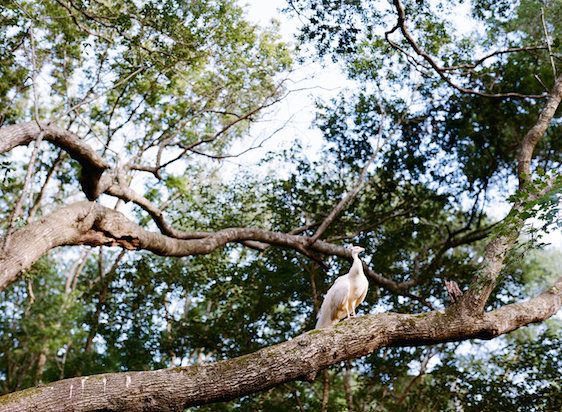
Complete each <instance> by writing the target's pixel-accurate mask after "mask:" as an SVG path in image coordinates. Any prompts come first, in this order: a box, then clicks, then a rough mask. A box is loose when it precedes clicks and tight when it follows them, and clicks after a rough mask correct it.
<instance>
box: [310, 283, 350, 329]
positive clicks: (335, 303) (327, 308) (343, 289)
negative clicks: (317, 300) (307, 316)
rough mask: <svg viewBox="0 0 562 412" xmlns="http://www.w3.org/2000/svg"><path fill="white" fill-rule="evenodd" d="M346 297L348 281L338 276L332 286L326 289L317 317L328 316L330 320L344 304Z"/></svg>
mask: <svg viewBox="0 0 562 412" xmlns="http://www.w3.org/2000/svg"><path fill="white" fill-rule="evenodd" d="M348 295H349V279H348V277H347V276H346V275H344V276H340V277H339V278H337V279H336V280H335V281H334V284H333V285H332V287H331V288H330V289H328V292H326V296H324V301H323V302H322V306H321V307H320V311H319V312H318V316H317V317H318V318H320V316H321V315H324V314H330V318H331V319H333V314H334V313H335V312H337V310H338V308H339V307H340V306H341V305H343V304H344V303H345V301H346V300H347V297H348Z"/></svg>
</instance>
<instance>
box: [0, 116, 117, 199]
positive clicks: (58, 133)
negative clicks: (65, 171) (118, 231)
mask: <svg viewBox="0 0 562 412" xmlns="http://www.w3.org/2000/svg"><path fill="white" fill-rule="evenodd" d="M41 131H43V133H44V135H43V139H44V140H46V141H49V142H51V143H52V144H54V145H55V146H57V147H59V148H61V149H63V150H64V151H66V152H67V153H68V154H69V155H70V157H72V158H73V159H74V160H76V161H77V162H78V163H80V165H81V166H82V173H81V176H80V183H81V185H82V190H83V191H84V193H85V194H86V197H87V198H88V199H90V200H94V199H96V198H97V197H98V196H99V195H100V193H101V191H102V189H101V187H100V179H101V176H102V174H103V172H104V171H105V170H106V169H108V168H109V165H108V164H107V162H106V161H105V160H103V159H102V158H101V157H100V156H99V155H98V154H97V153H96V152H95V151H94V150H93V149H92V148H91V147H90V146H89V145H87V144H86V143H85V142H84V141H83V140H81V139H80V137H78V136H77V135H75V134H74V133H72V132H70V131H68V130H65V129H62V128H60V127H57V126H54V125H51V124H41V128H40V127H39V126H38V125H37V123H36V122H28V123H22V124H16V125H11V126H5V127H2V128H0V153H5V152H8V151H10V150H12V149H13V148H14V147H16V146H25V145H28V144H29V143H31V142H32V141H34V140H35V138H36V137H37V136H38V135H39V134H40V133H41Z"/></svg>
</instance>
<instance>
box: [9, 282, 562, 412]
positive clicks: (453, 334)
mask: <svg viewBox="0 0 562 412" xmlns="http://www.w3.org/2000/svg"><path fill="white" fill-rule="evenodd" d="M561 305H562V277H561V278H560V279H558V281H557V282H556V283H555V284H554V285H553V286H552V287H550V288H549V289H548V290H546V291H545V292H543V293H542V294H540V295H539V296H537V297H535V298H533V299H531V300H529V301H527V302H523V303H517V304H511V305H507V306H504V307H502V308H500V309H497V310H495V311H493V312H489V313H486V314H484V315H478V316H469V315H468V314H467V313H466V312H459V311H458V310H456V309H457V308H455V307H452V308H449V309H448V310H447V311H445V312H437V311H434V312H430V313H427V314H423V315H407V314H398V313H383V314H377V315H367V316H362V317H359V318H352V319H351V320H347V321H344V322H341V323H339V324H337V325H336V326H335V327H333V328H327V329H323V330H313V331H310V332H307V333H304V334H302V335H299V336H297V337H296V338H294V339H292V340H290V341H287V342H284V343H281V344H278V345H274V346H271V347H268V348H265V349H261V350H259V351H257V352H254V353H252V354H249V355H245V356H242V357H239V358H234V359H231V360H226V361H222V362H216V363H212V364H207V365H195V366H185V367H178V368H171V369H162V370H156V371H145V372H121V373H107V374H102V375H94V376H89V377H77V378H72V379H65V380H62V381H58V382H54V383H51V384H47V385H44V386H41V387H37V388H31V389H26V390H24V391H20V392H16V393H13V394H9V395H5V396H3V397H1V398H0V404H2V406H3V410H5V411H7V412H20V411H27V410H35V409H40V410H42V411H58V410H61V409H64V410H73V411H92V410H108V411H110V410H111V411H124V410H127V411H141V410H168V411H181V410H183V409H185V408H186V407H188V406H194V405H202V404H208V403H212V402H219V401H226V400H230V399H235V398H237V397H240V396H244V395H248V394H251V393H255V392H259V391H263V390H266V389H269V388H272V387H274V386H277V385H280V384H282V383H284V382H290V381H294V380H311V379H314V377H315V376H316V373H317V372H318V371H320V370H321V369H323V368H326V367H327V366H330V365H333V364H336V363H339V362H341V361H344V360H348V359H354V358H358V357H361V356H364V355H367V354H369V353H371V352H373V351H375V350H377V349H379V348H382V347H386V346H415V345H427V344H435V343H440V342H451V341H459V340H466V339H473V338H480V339H492V338H494V337H496V336H499V335H502V334H504V333H507V332H510V331H513V330H515V329H517V328H520V327H522V326H525V325H528V324H530V323H534V322H540V321H543V320H545V319H547V318H549V317H550V316H552V315H553V314H554V313H556V311H557V310H558V309H559V308H560V307H561Z"/></svg>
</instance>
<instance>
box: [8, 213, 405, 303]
mask: <svg viewBox="0 0 562 412" xmlns="http://www.w3.org/2000/svg"><path fill="white" fill-rule="evenodd" d="M309 239H310V238H309V237H307V236H299V235H292V234H287V233H279V232H272V231H268V230H264V229H258V228H228V229H223V230H219V231H217V232H214V233H205V237H201V238H197V239H194V238H190V239H177V238H173V237H169V236H165V235H163V234H160V233H155V232H150V231H148V230H145V229H143V228H141V227H140V226H138V225H137V224H136V223H134V222H132V221H130V220H129V219H127V218H126V217H125V216H124V215H123V214H121V213H119V212H117V211H115V210H113V209H109V208H107V207H104V206H102V205H100V204H98V203H94V202H78V203H75V204H72V205H70V206H67V207H64V208H61V209H59V210H57V211H55V212H54V213H52V214H50V215H47V216H44V217H43V218H42V219H40V220H38V221H37V222H34V223H31V224H29V225H27V226H25V227H23V228H21V229H19V230H17V231H15V232H14V234H13V235H12V240H11V242H10V246H9V247H8V248H6V250H5V251H4V254H3V255H0V290H3V289H4V288H6V287H7V286H8V285H9V284H10V283H12V282H13V281H14V280H16V279H17V277H18V275H19V274H20V273H22V272H23V271H25V270H27V269H29V268H30V267H31V265H32V264H33V263H34V262H35V261H37V259H39V258H40V257H41V256H42V255H43V254H45V253H46V252H47V251H49V250H51V249H53V248H56V247H58V246H64V245H90V246H120V247H123V248H125V249H131V250H133V249H137V250H141V249H144V250H149V251H151V252H153V253H156V254H158V255H162V256H190V255H201V254H207V253H211V252H213V251H214V250H216V249H218V248H220V247H223V246H224V245H226V244H227V243H231V242H238V243H240V242H245V241H257V242H263V243H267V244H269V245H276V246H282V247H288V248H292V249H295V250H304V249H307V248H308V249H309V250H311V251H313V252H316V253H320V254H323V255H331V256H338V257H342V258H346V259H351V253H350V251H349V250H348V249H347V248H345V247H343V246H339V245H334V244H331V243H327V242H324V241H322V240H318V241H316V242H315V243H314V245H312V246H310V247H308V246H307V245H308V241H309ZM366 274H367V275H368V276H369V277H370V278H371V280H372V281H374V282H375V283H376V284H378V285H379V286H382V287H385V288H387V289H389V290H391V291H395V292H397V293H401V294H404V293H406V292H405V288H404V286H403V285H402V284H400V283H397V282H394V281H393V280H391V279H387V278H385V277H384V276H381V275H379V274H377V273H375V272H374V271H373V270H372V269H370V268H366ZM408 296H409V295H408Z"/></svg>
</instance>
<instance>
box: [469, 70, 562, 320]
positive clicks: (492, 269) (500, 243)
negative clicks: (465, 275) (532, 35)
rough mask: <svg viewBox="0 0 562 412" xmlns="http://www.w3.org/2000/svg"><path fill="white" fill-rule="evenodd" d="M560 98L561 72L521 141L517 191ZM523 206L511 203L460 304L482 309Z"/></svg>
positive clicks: (526, 178)
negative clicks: (537, 115) (504, 220)
mask: <svg viewBox="0 0 562 412" xmlns="http://www.w3.org/2000/svg"><path fill="white" fill-rule="evenodd" d="M561 100H562V75H560V76H559V77H558V78H557V79H556V83H555V85H554V87H553V89H552V91H551V92H550V93H549V95H548V99H547V101H546V104H545V106H544V108H543V110H542V111H541V113H540V115H539V118H538V120H537V122H536V123H535V125H534V126H533V127H532V128H531V129H530V130H529V131H528V132H527V134H526V135H525V137H524V138H523V141H522V143H521V149H520V152H519V156H518V165H517V170H518V174H519V189H520V190H524V189H525V188H526V186H527V184H528V183H529V182H531V180H532V179H531V169H530V165H531V159H532V157H533V151H534V149H535V146H536V145H537V143H538V142H539V140H540V139H541V138H542V137H543V136H544V134H545V132H546V129H547V128H548V126H549V125H550V122H551V121H552V119H553V117H554V114H555V113H556V110H557V108H558V106H559V105H560V101H561ZM523 205H524V201H519V202H516V203H515V204H514V205H513V206H512V208H511V210H510V212H509V214H508V216H507V218H506V221H507V222H506V224H505V226H506V227H505V228H504V230H503V231H500V232H499V234H497V235H496V236H495V237H494V238H493V239H492V240H490V242H489V243H488V245H487V246H486V249H485V251H484V261H483V264H482V267H481V268H480V270H479V272H478V273H477V275H476V276H475V278H474V280H473V282H472V284H471V286H470V289H469V290H468V293H466V294H465V295H463V297H462V298H461V303H462V305H464V306H465V307H467V308H468V309H469V310H470V311H473V312H481V311H483V310H484V306H485V304H486V301H487V300H488V297H489V296H490V294H491V293H492V291H493V290H494V288H495V286H496V283H497V278H498V276H499V274H500V271H501V269H502V268H503V262H504V259H505V256H506V254H507V252H508V251H509V250H510V249H511V248H512V246H513V245H514V244H515V242H516V241H517V238H518V237H519V232H520V231H521V229H522V228H523V225H524V224H525V220H524V219H522V218H521V217H520V216H519V212H520V209H521V208H522V206H523Z"/></svg>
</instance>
